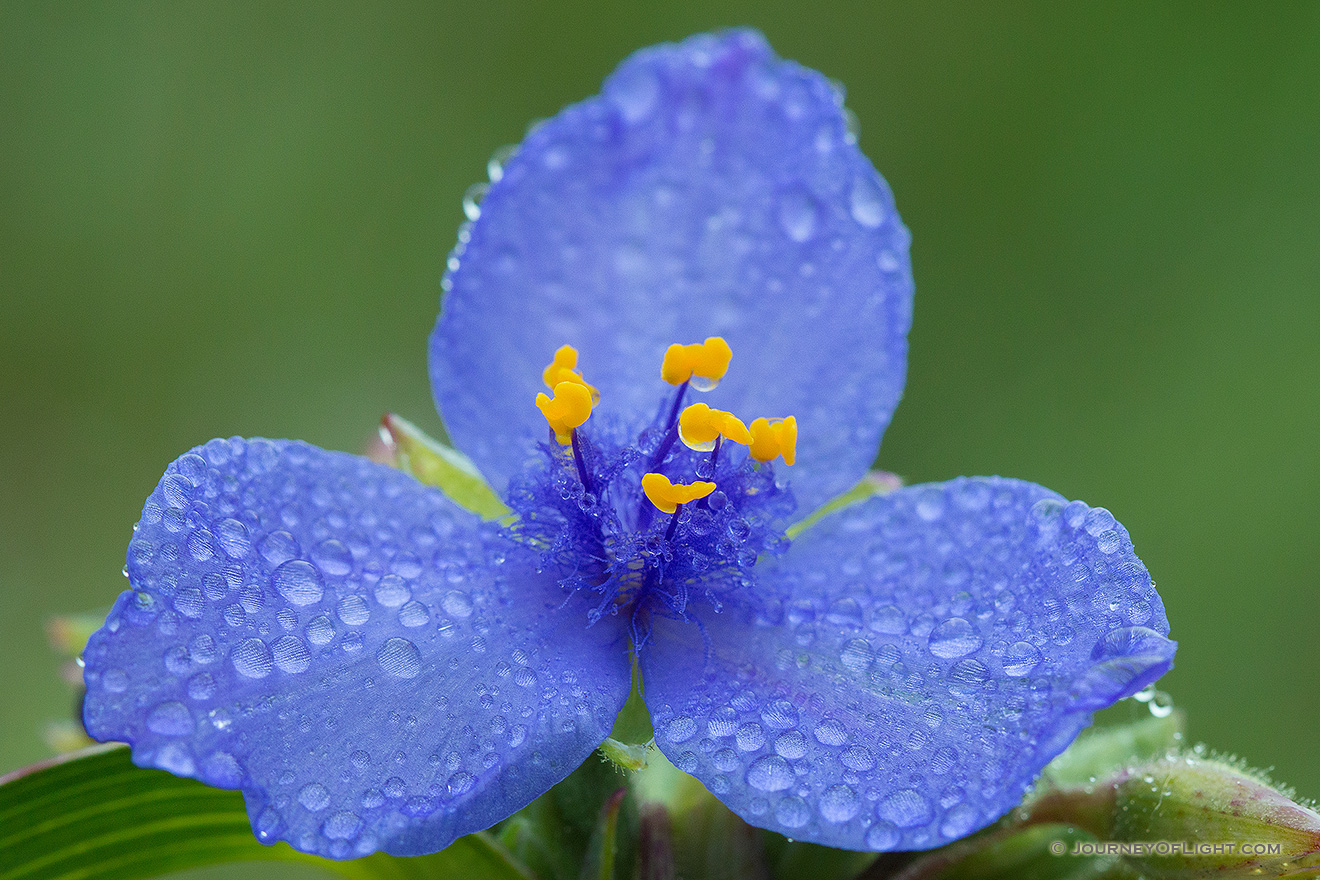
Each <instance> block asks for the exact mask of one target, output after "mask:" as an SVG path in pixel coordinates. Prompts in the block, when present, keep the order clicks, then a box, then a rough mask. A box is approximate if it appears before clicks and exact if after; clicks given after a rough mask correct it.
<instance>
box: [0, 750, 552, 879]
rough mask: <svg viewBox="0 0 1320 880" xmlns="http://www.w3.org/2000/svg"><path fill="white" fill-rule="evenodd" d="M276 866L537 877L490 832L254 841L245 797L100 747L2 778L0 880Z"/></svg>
mask: <svg viewBox="0 0 1320 880" xmlns="http://www.w3.org/2000/svg"><path fill="white" fill-rule="evenodd" d="M252 861H279V862H296V863H300V864H304V865H312V866H316V867H319V868H321V869H323V870H325V871H328V872H330V873H333V874H338V875H339V876H341V877H347V878H350V880H426V878H431V877H464V878H472V880H533V875H532V874H531V873H530V872H529V871H528V870H527V868H526V867H524V866H523V865H521V864H519V863H518V862H517V861H516V860H515V859H513V857H512V856H511V855H510V854H509V853H508V851H507V850H505V849H504V848H503V847H502V846H500V845H499V844H498V843H496V842H495V841H494V840H493V839H492V838H491V837H490V836H489V835H487V834H484V833H480V834H470V835H468V836H467V837H461V838H459V839H458V840H456V841H454V843H453V844H451V845H450V846H449V847H448V848H447V849H445V850H443V851H442V852H438V853H436V854H434V855H429V856H417V857H414V858H397V857H394V856H389V855H386V854H384V853H376V854H374V855H371V856H367V857H366V858H361V859H353V860H350V861H333V860H330V859H323V858H320V857H319V856H313V855H308V854H306V853H301V852H298V851H297V850H295V849H293V848H292V847H290V846H289V845H288V844H285V843H277V844H275V845H274V846H264V845H262V844H261V843H258V842H257V839H256V838H255V837H253V835H252V828H251V825H250V824H249V822H248V817H247V812H246V810H244V808H243V797H242V795H240V794H239V793H238V792H236V791H225V790H223V789H218V788H211V787H210V786H207V785H203V784H202V783H200V782H197V781H196V780H193V779H181V778H179V777H177V776H172V775H171V774H169V773H166V772H164V771H162V770H149V769H144V768H141V767H136V766H134V765H133V764H132V762H131V761H130V760H129V751H128V749H127V748H124V747H122V746H110V747H106V746H97V747H94V748H91V749H85V750H83V751H82V752H78V753H75V754H72V755H68V756H65V757H64V758H61V759H58V760H55V761H50V762H46V763H44V764H39V765H35V766H33V767H29V768H26V769H25V770H20V771H18V772H17V773H14V774H11V775H10V776H6V777H4V778H2V779H0V880H72V878H78V880H133V878H139V877H155V876H159V875H161V874H166V873H170V872H172V871H182V870H185V869H189V868H198V867H204V866H208V865H219V864H225V863H228V862H252Z"/></svg>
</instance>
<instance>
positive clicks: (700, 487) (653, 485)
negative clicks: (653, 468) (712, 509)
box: [642, 473, 715, 513]
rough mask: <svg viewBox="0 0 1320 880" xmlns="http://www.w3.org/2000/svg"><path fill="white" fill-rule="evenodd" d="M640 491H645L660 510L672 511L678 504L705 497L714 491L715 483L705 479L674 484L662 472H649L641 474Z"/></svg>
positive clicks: (676, 508)
mask: <svg viewBox="0 0 1320 880" xmlns="http://www.w3.org/2000/svg"><path fill="white" fill-rule="evenodd" d="M642 491H643V492H645V493H646V497H647V498H648V499H650V501H651V503H652V504H654V505H655V506H656V507H658V508H660V510H661V512H663V513H673V512H674V511H675V510H678V506H679V505H680V504H687V503H688V502H689V501H696V500H697V499H698V498H705V497H706V496H707V495H709V494H710V493H711V492H714V491H715V484H714V483H708V482H706V481H705V480H697V481H696V482H695V483H687V484H684V483H677V484H675V483H671V482H669V478H668V477H666V476H665V475H664V474H655V473H651V474H643V475H642Z"/></svg>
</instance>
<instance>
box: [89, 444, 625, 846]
mask: <svg viewBox="0 0 1320 880" xmlns="http://www.w3.org/2000/svg"><path fill="white" fill-rule="evenodd" d="M185 468H186V469H187V472H186V473H184V469H185ZM199 469H200V470H201V471H202V472H203V473H202V474H200V475H199V474H198V471H199ZM167 495H168V498H167V497H166V496H167ZM169 503H176V504H182V505H183V508H180V509H187V510H189V511H190V513H189V515H188V517H187V518H179V519H177V520H176V519H173V518H171V517H162V516H159V515H157V514H158V511H159V510H161V509H163V508H165V507H167V506H168V504H169ZM289 522H295V523H296V525H293V526H289V525H286V524H287V523H289ZM227 523H228V524H227ZM235 523H237V524H239V525H241V526H242V529H241V530H240V529H239V528H238V527H237V526H236V525H234V524H235ZM347 523H355V524H363V525H364V527H363V528H362V529H360V530H359V529H356V528H353V527H350V526H348V525H346V524H347ZM272 524H278V525H279V526H280V528H274V529H273V530H272V528H273V526H272ZM336 524H337V525H336ZM203 530H205V531H209V532H210V533H212V534H220V535H228V536H234V535H237V534H239V533H240V532H243V533H246V534H248V535H250V536H251V538H252V543H253V546H256V547H263V546H264V547H265V548H266V549H265V552H261V551H259V552H257V553H235V554H233V555H232V556H231V555H230V554H229V553H228V552H226V553H220V554H210V555H207V554H200V555H199V554H175V555H172V556H167V555H166V554H143V553H139V552H135V546H133V545H136V544H138V543H139V542H148V543H151V544H153V545H164V544H165V543H167V542H174V543H176V544H178V545H179V546H183V545H184V544H185V543H186V539H187V537H188V536H189V535H190V534H196V533H198V532H200V531H203ZM272 535H273V536H274V537H273V538H272V537H271V536H272ZM263 541H264V543H263ZM327 541H336V542H342V545H343V546H344V547H352V557H351V558H352V560H353V564H354V565H355V566H360V570H363V571H373V570H374V571H376V572H377V573H379V572H382V571H387V570H390V569H391V566H392V567H393V570H395V571H398V572H402V574H389V575H385V576H383V577H381V576H379V574H378V577H379V580H378V581H377V584H378V585H379V584H380V583H384V582H385V581H386V580H387V579H390V578H392V579H394V580H396V581H399V582H400V583H403V584H404V585H405V589H406V592H407V593H408V594H409V595H411V596H414V597H416V598H414V599H412V600H411V604H403V605H402V607H401V608H395V607H392V603H394V601H395V599H397V598H398V595H401V594H400V593H399V590H398V585H397V584H394V582H393V581H391V582H390V583H391V584H392V585H393V587H392V589H393V592H391V590H390V589H387V590H385V591H384V594H385V599H386V600H388V601H382V600H381V599H380V596H379V595H375V596H373V591H372V590H371V588H370V587H369V586H367V585H366V584H364V583H360V582H358V581H356V580H354V579H353V578H349V577H345V575H347V574H348V573H349V569H348V566H347V564H346V563H344V562H343V560H346V559H348V558H349V557H348V555H347V553H346V552H341V551H339V550H336V551H335V552H334V553H330V554H327V553H326V542H327ZM419 541H420V542H422V543H423V544H424V546H425V547H426V550H425V553H426V554H427V557H426V558H428V559H430V558H438V559H441V560H442V561H443V562H444V565H445V571H446V573H447V574H448V575H449V576H451V577H457V578H458V579H459V580H460V581H461V582H462V583H463V589H464V592H463V593H462V596H463V608H462V610H463V611H464V614H463V615H461V616H455V617H454V618H453V619H452V620H451V621H450V624H449V629H448V631H447V633H446V634H444V635H442V634H441V632H440V631H439V629H438V628H436V627H429V626H424V625H418V623H419V620H421V616H424V615H425V614H426V613H427V612H426V611H425V609H426V608H427V607H435V608H453V607H454V603H455V600H454V599H453V598H452V596H453V585H452V583H451V582H450V581H449V580H448V579H445V578H441V577H439V576H438V575H437V574H436V573H435V570H434V569H433V568H429V567H426V566H420V565H418V564H416V563H415V562H414V561H413V559H414V558H416V557H410V556H408V555H405V554H407V553H408V552H410V551H409V550H408V548H409V547H410V546H412V544H413V543H414V542H419ZM133 545H130V548H129V553H128V556H129V564H128V573H129V580H130V583H131V585H132V587H133V589H132V590H129V591H128V592H125V593H124V594H123V595H122V596H121V597H120V598H119V601H118V602H117V603H116V605H115V607H114V609H113V610H112V611H111V613H110V616H109V618H108V620H107V623H106V626H104V627H103V628H102V629H100V630H99V631H98V632H97V633H96V634H94V635H93V636H92V638H91V640H90V641H89V642H88V645H87V649H86V652H85V655H84V657H85V662H86V681H87V700H86V704H85V721H86V724H87V728H88V730H89V732H91V734H92V735H93V736H95V737H97V738H98V739H102V740H110V739H116V740H124V741H127V742H129V743H131V744H132V745H133V753H134V760H135V761H136V762H137V763H139V764H144V765H147V766H157V767H163V768H165V769H168V770H171V771H173V772H176V773H181V774H184V775H191V776H195V777H197V778H199V779H201V780H202V781H204V782H208V783H210V784H212V785H216V786H220V787H223V788H242V789H243V790H244V793H245V795H246V800H247V806H248V811H249V813H250V815H251V816H252V817H253V828H254V830H255V831H256V833H257V835H258V837H259V838H260V839H262V840H263V841H266V842H273V841H274V840H287V841H289V842H290V843H292V844H293V845H294V846H296V847H298V848H300V849H304V850H307V851H310V852H316V853H319V854H322V855H327V856H332V857H336V858H346V857H351V856H359V855H364V854H366V853H368V852H370V851H372V850H374V849H383V850H386V851H388V852H393V853H396V854H400V855H410V854H416V853H422V852H432V851H435V850H438V849H440V848H442V847H444V846H445V845H447V844H448V843H449V842H450V841H451V840H453V839H454V838H455V837H457V836H459V835H462V834H466V833H468V832H470V831H476V830H479V829H482V828H486V827H489V826H490V825H492V824H494V823H495V822H497V821H499V820H500V819H503V818H505V817H506V816H508V815H509V814H510V813H512V812H513V811H515V810H517V809H519V808H521V807H522V806H523V805H525V804H526V803H527V802H529V801H530V800H532V799H533V798H534V797H536V796H537V795H539V794H541V793H542V792H543V791H545V790H546V789H547V788H549V787H550V786H551V785H552V784H553V783H555V782H556V781H558V780H559V779H560V778H562V777H564V776H565V775H567V774H568V773H569V772H570V771H572V770H573V769H574V768H576V767H577V766H578V765H579V764H580V763H581V762H582V760H583V759H584V758H585V757H586V756H587V755H589V754H590V753H591V751H592V750H593V749H594V748H595V747H596V746H597V745H598V744H599V743H600V742H601V740H603V739H604V738H605V736H606V734H607V733H608V732H609V730H610V727H611V725H612V724H613V721H614V717H615V715H616V714H617V713H618V710H619V708H620V706H621V705H622V703H623V700H624V698H625V696H626V695H627V692H628V686H629V668H628V663H627V650H626V648H627V639H626V637H625V635H624V634H623V632H622V629H621V628H620V627H619V626H618V625H617V621H616V620H615V619H614V618H606V619H604V620H601V621H599V622H598V623H597V624H596V625H595V626H591V627H588V626H586V619H587V609H586V608H585V607H582V606H581V605H580V604H579V603H577V602H575V601H572V600H570V601H568V602H567V603H566V602H565V597H564V596H563V595H562V593H561V592H560V589H559V587H558V586H557V584H556V580H555V578H554V576H553V575H541V574H538V573H537V571H536V568H537V561H538V560H537V559H536V558H535V556H534V555H532V554H530V553H529V552H527V551H526V550H524V549H522V548H520V547H518V546H517V545H512V544H510V543H509V542H508V541H507V540H506V539H505V538H503V537H502V536H501V535H500V533H499V530H498V527H497V526H495V525H493V524H490V523H484V522H483V521H482V520H480V519H479V518H478V517H477V516H476V515H474V514H472V513H469V512H468V511H465V510H462V509H461V508H458V507H456V506H455V505H454V504H452V503H451V502H450V501H449V500H448V499H446V498H445V497H444V496H443V495H442V494H441V493H440V492H438V491H437V490H434V489H430V488H427V487H424V486H422V485H421V484H419V483H417V482H416V481H415V480H413V479H412V478H411V477H409V476H407V475H405V474H403V473H401V472H399V471H396V470H394V469H392V468H387V467H383V466H381V465H377V464H373V463H371V462H369V461H367V460H366V459H363V458H357V457H355V456H350V455H344V454H342V453H335V452H326V451H324V450H320V449H316V448H315V447H311V446H307V445H305V444H302V443H295V442H288V441H279V442H271V441H265V440H252V441H246V440H237V439H236V440H217V441H213V442H212V443H209V444H207V445H206V446H203V447H200V448H198V449H196V450H194V452H193V454H190V456H187V457H185V459H183V460H181V461H180V462H179V463H176V464H175V465H171V467H170V469H169V470H168V471H167V472H166V475H165V477H164V478H163V479H162V483H161V487H160V488H158V489H157V490H156V492H155V493H153V494H152V496H151V498H150V499H148V501H147V505H146V511H144V515H143V520H142V522H141V523H139V526H138V528H137V531H136V532H135V534H134V537H133ZM230 545H231V546H233V545H234V542H233V541H230ZM417 552H419V553H420V548H419V549H418V551H417ZM290 554H293V555H292V556H291V555H290ZM327 559H329V564H328V566H327V568H329V569H330V570H329V571H322V570H321V569H320V568H319V567H318V565H320V564H323V563H324V561H325V560H327ZM497 560H498V561H497ZM404 575H408V576H409V577H408V578H405V577H404ZM216 576H218V577H220V578H221V583H222V584H224V585H226V586H223V587H221V588H218V589H217V590H210V591H199V588H198V587H196V586H194V585H200V584H202V583H203V582H204V581H205V582H209V581H208V579H211V578H214V577H216ZM377 592H379V591H377ZM180 596H186V598H187V607H188V608H189V609H190V610H189V614H187V615H181V614H175V613H174V612H172V611H171V612H164V611H160V610H159V609H161V608H167V609H168V608H170V607H172V606H174V605H177V604H178V603H177V601H176V600H177V599H178V597H180ZM236 602H243V603H244V604H243V605H242V606H241V607H240V606H238V605H236ZM377 602H381V604H383V605H385V606H387V607H381V604H376V603H377ZM232 608H239V611H240V612H241V613H239V614H234V613H232V611H231V609H232ZM153 609H155V613H148V612H150V611H152V610H153ZM244 609H246V610H244ZM166 613H168V614H169V616H170V618H171V619H170V620H168V621H166V620H164V618H165V616H166ZM422 622H424V621H422ZM478 642H479V643H480V646H481V650H480V651H477V650H475V645H476V644H477V643H478ZM162 656H165V657H168V658H175V657H177V658H180V659H179V661H178V662H174V663H172V664H162V663H161V657H162ZM515 660H516V662H517V663H518V665H519V667H520V669H521V670H523V671H528V672H530V671H531V670H532V669H535V671H536V677H538V678H539V679H540V680H541V681H543V682H545V685H544V686H542V687H516V686H512V685H510V684H508V683H507V682H505V681H504V680H503V679H502V678H501V670H503V671H507V669H508V668H509V666H510V664H511V663H513V662H515ZM185 661H187V662H185ZM221 661H223V662H221ZM202 664H205V665H206V671H205V672H199V671H198V669H197V666H198V665H202ZM569 680H571V681H572V682H573V684H572V685H571V686H570V685H567V684H564V682H565V681H569ZM497 691H498V693H499V701H498V702H496V701H495V700H494V699H493V698H492V695H493V694H494V693H496V692H497ZM509 717H517V718H520V719H524V723H523V724H520V725H518V726H517V728H516V729H515V730H510V729H508V727H507V723H506V722H505V721H504V719H506V718H509ZM490 731H498V735H494V736H492V735H490V733H489V732H490ZM431 755H453V756H454V759H455V763H453V764H452V765H450V764H441V765H440V766H437V765H435V764H433V763H432V762H431V761H430V760H429V757H430V756H431ZM456 779H458V780H462V781H463V784H462V785H457V784H455V782H454V780H456ZM391 792H392V793H391ZM437 792H438V794H437Z"/></svg>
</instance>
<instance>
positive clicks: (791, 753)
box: [775, 730, 807, 761]
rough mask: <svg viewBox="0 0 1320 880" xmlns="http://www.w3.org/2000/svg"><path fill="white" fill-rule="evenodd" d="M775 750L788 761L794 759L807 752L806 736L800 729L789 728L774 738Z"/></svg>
mask: <svg viewBox="0 0 1320 880" xmlns="http://www.w3.org/2000/svg"><path fill="white" fill-rule="evenodd" d="M775 751H776V752H778V753H779V754H781V755H783V756H784V757H785V758H788V759H789V760H790V761H796V760H797V759H798V758H801V757H802V756H803V755H805V754H806V753H807V738H806V737H805V736H803V735H802V733H801V731H797V730H790V731H788V732H787V733H785V734H782V735H781V736H780V737H779V738H778V739H776V740H775Z"/></svg>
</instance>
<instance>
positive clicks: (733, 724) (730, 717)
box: [706, 706, 738, 739]
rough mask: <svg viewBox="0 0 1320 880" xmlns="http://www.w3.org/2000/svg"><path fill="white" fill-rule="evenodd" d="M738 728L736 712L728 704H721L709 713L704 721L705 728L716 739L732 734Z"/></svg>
mask: <svg viewBox="0 0 1320 880" xmlns="http://www.w3.org/2000/svg"><path fill="white" fill-rule="evenodd" d="M737 729H738V713H737V712H735V711H733V709H731V708H730V707H728V706H722V707H720V708H719V709H716V710H715V711H714V712H712V713H711V714H710V718H709V719H707V721H706V730H707V731H708V732H709V733H710V735H711V736H713V737H715V738H716V739H722V738H724V737H726V736H733V733H734V731H735V730H737Z"/></svg>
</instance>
